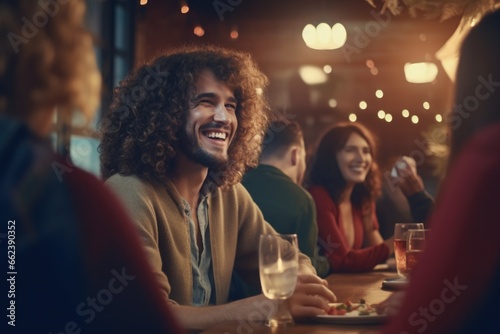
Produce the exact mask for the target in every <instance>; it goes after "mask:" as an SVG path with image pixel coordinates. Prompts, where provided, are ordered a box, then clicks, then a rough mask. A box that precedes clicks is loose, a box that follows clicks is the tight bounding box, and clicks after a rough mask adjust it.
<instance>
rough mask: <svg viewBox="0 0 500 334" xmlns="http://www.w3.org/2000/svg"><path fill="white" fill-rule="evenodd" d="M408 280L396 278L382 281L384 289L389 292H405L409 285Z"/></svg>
mask: <svg viewBox="0 0 500 334" xmlns="http://www.w3.org/2000/svg"><path fill="white" fill-rule="evenodd" d="M408 283H409V282H408V280H407V279H406V278H401V277H394V278H386V279H385V280H383V281H382V288H383V289H389V290H403V289H404V288H406V286H407V285H408Z"/></svg>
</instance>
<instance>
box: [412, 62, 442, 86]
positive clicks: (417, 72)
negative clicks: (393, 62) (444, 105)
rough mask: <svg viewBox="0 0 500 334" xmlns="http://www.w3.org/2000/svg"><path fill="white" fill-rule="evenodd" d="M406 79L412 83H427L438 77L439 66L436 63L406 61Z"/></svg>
mask: <svg viewBox="0 0 500 334" xmlns="http://www.w3.org/2000/svg"><path fill="white" fill-rule="evenodd" d="M404 70H405V77H406V81H408V82H411V83H427V82H432V81H434V79H436V76H437V74H438V67H437V65H436V64H434V63H427V62H423V63H413V64H411V63H406V64H405V67H404Z"/></svg>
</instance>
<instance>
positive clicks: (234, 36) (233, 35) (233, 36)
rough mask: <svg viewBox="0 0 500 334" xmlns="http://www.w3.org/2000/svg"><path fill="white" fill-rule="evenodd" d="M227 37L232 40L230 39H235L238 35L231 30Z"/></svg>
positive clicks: (234, 30) (235, 31)
mask: <svg viewBox="0 0 500 334" xmlns="http://www.w3.org/2000/svg"><path fill="white" fill-rule="evenodd" d="M229 36H230V37H231V38H232V39H237V38H238V36H239V34H238V30H236V29H233V30H231V33H230V34H229Z"/></svg>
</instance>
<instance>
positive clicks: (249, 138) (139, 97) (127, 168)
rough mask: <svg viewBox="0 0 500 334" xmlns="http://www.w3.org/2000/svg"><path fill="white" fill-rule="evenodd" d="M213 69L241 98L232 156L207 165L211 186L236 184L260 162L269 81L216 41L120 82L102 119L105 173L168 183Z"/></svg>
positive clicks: (245, 57) (241, 55)
mask: <svg viewBox="0 0 500 334" xmlns="http://www.w3.org/2000/svg"><path fill="white" fill-rule="evenodd" d="M206 70H209V71H211V72H212V73H213V74H214V76H215V78H216V79H217V80H220V81H222V82H224V83H225V84H227V86H228V87H229V88H230V89H232V90H233V92H234V96H235V98H236V99H237V101H238V105H237V108H236V117H237V119H238V128H237V130H236V134H235V138H234V139H233V141H232V143H231V145H230V147H229V150H228V156H229V158H228V162H227V163H226V164H225V165H224V166H221V167H220V168H219V169H217V170H214V169H210V170H209V176H208V178H207V179H209V180H210V181H211V182H212V184H215V185H216V186H220V187H227V186H230V185H233V184H235V183H237V182H239V181H240V180H241V178H242V176H243V174H244V173H245V172H246V170H247V169H248V168H250V167H254V166H256V165H257V164H258V157H259V154H260V146H261V140H259V138H263V137H264V131H265V129H266V126H267V123H268V118H269V115H268V114H269V108H268V106H267V103H266V101H265V99H264V96H263V94H262V90H263V89H264V88H265V86H266V85H267V83H268V80H267V77H266V76H265V75H264V74H263V73H262V72H261V71H260V70H259V69H258V67H257V65H256V63H255V62H254V61H253V60H252V58H251V56H250V55H249V54H246V53H242V52H238V51H234V50H228V49H223V48H219V47H215V46H198V47H196V46H186V47H182V48H179V49H175V50H172V51H171V52H169V53H167V54H165V55H162V56H160V57H159V58H157V59H156V60H154V61H153V62H152V63H150V64H146V65H144V66H142V67H140V68H139V69H138V70H137V71H136V72H135V73H133V74H131V75H130V76H129V77H128V78H126V79H125V80H123V81H122V82H121V83H120V86H119V87H117V88H115V90H114V95H113V102H112V104H111V107H110V110H109V112H108V113H107V115H106V116H105V117H104V118H103V119H102V121H101V134H102V141H101V145H100V148H99V149H100V152H101V171H102V174H103V177H104V178H109V177H110V176H111V175H113V174H116V173H120V174H122V175H136V176H138V177H140V178H142V179H144V180H146V181H149V182H152V183H158V184H164V183H165V181H166V180H167V179H171V178H172V177H174V175H173V171H174V160H175V157H176V155H177V152H178V151H179V147H180V146H179V145H180V143H179V140H180V135H181V131H184V128H183V126H184V124H185V120H186V117H187V114H188V110H189V104H188V103H189V99H190V97H191V95H192V94H193V93H194V89H195V86H196V83H197V80H198V78H199V76H200V74H201V73H202V72H203V71H206Z"/></svg>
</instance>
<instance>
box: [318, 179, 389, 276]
mask: <svg viewBox="0 0 500 334" xmlns="http://www.w3.org/2000/svg"><path fill="white" fill-rule="evenodd" d="M309 192H310V193H311V195H312V197H313V198H314V202H315V203H316V211H317V220H318V246H319V248H320V250H321V251H322V252H323V253H324V255H325V256H326V257H327V258H328V261H329V262H330V268H331V270H332V272H363V271H369V270H371V269H373V267H375V266H376V265H377V264H379V263H382V262H384V261H386V260H387V258H388V257H389V248H388V247H387V246H386V245H385V244H384V243H382V244H379V245H375V246H370V247H366V248H362V247H363V235H364V231H363V221H362V213H361V210H359V209H356V208H353V210H352V219H353V223H354V245H353V246H352V248H351V247H350V246H349V245H348V243H347V240H346V237H345V233H344V230H343V228H342V224H341V221H340V214H339V209H338V206H337V205H336V204H335V203H334V202H333V200H332V198H331V197H330V195H329V194H328V192H327V191H326V189H325V188H323V187H321V186H312V187H311V188H309ZM373 212H375V210H373ZM372 219H373V227H374V228H375V229H378V221H377V218H376V216H375V214H373V217H372Z"/></svg>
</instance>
